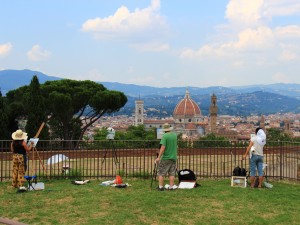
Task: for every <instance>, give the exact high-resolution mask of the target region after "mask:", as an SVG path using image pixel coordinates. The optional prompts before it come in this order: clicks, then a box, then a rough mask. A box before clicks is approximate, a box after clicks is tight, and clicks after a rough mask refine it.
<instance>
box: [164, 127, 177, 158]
mask: <svg viewBox="0 0 300 225" xmlns="http://www.w3.org/2000/svg"><path fill="white" fill-rule="evenodd" d="M160 144H161V145H163V146H165V147H166V148H165V151H164V153H163V155H162V157H161V159H162V160H167V159H173V160H177V135H176V134H175V133H173V132H167V133H165V134H164V135H163V137H162V139H161V141H160Z"/></svg>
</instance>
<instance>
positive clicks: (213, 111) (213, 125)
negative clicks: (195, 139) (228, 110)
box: [209, 94, 218, 133]
mask: <svg viewBox="0 0 300 225" xmlns="http://www.w3.org/2000/svg"><path fill="white" fill-rule="evenodd" d="M209 112H210V130H211V132H212V133H216V132H217V114H218V106H217V96H216V95H215V94H213V95H212V96H211V102H210V107H209Z"/></svg>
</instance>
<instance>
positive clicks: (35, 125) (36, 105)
mask: <svg viewBox="0 0 300 225" xmlns="http://www.w3.org/2000/svg"><path fill="white" fill-rule="evenodd" d="M26 103H27V105H26V106H25V107H26V111H27V112H28V118H27V124H26V127H25V130H26V132H27V133H28V137H34V136H35V134H36V133H37V131H38V129H39V128H40V126H41V124H42V123H43V122H46V119H47V115H46V110H45V101H44V98H43V96H42V95H41V89H40V83H39V80H38V78H37V76H36V75H35V76H33V78H32V80H31V83H30V85H29V95H28V96H27V101H26ZM39 138H40V139H42V140H47V139H49V130H48V127H47V126H44V128H43V129H42V131H41V133H40V135H39Z"/></svg>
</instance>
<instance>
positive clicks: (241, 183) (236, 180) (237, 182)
mask: <svg viewBox="0 0 300 225" xmlns="http://www.w3.org/2000/svg"><path fill="white" fill-rule="evenodd" d="M231 187H243V188H245V187H247V178H246V177H239V176H232V177H231Z"/></svg>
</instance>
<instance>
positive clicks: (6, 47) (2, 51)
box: [0, 42, 12, 57]
mask: <svg viewBox="0 0 300 225" xmlns="http://www.w3.org/2000/svg"><path fill="white" fill-rule="evenodd" d="M11 49H12V44H11V43H9V42H8V43H5V44H2V45H1V44H0V57H1V56H5V55H7V54H8V53H9V52H10V51H11Z"/></svg>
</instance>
